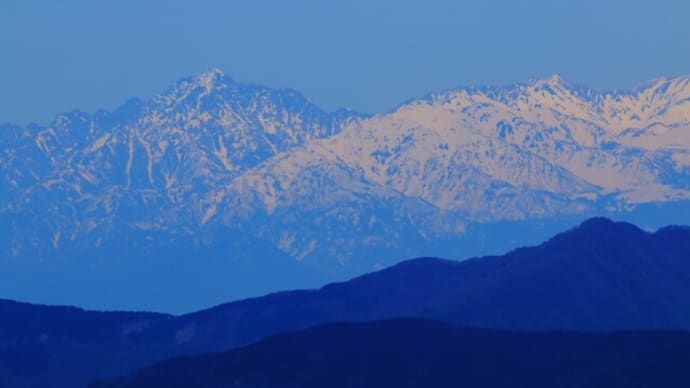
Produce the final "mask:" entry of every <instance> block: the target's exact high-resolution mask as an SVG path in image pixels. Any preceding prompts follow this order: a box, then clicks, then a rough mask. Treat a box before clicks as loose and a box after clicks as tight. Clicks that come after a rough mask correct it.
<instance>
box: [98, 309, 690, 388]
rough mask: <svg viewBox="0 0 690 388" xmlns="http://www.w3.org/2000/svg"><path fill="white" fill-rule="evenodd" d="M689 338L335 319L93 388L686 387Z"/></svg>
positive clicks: (647, 333)
mask: <svg viewBox="0 0 690 388" xmlns="http://www.w3.org/2000/svg"><path fill="white" fill-rule="evenodd" d="M689 362H690V333H688V332H673V331H629V332H614V333H597V334H594V333H580V332H529V333H524V332H523V333H519V332H511V331H492V330H486V329H465V328H453V327H452V326H449V325H446V324H442V323H437V322H432V321H423V320H414V319H408V320H395V321H385V322H376V323H333V324H325V325H322V326H318V327H315V328H311V329H307V330H304V331H300V332H297V333H291V334H282V335H278V336H275V337H271V338H269V339H266V340H264V341H261V342H259V343H257V344H254V345H250V346H247V347H244V348H239V349H235V350H231V351H228V352H225V353H220V354H210V355H204V356H200V357H181V358H176V359H173V360H169V361H166V362H164V363H161V364H158V365H155V366H153V367H149V368H146V369H143V370H141V371H139V372H137V373H135V374H133V375H131V376H128V377H125V378H121V379H118V380H114V381H112V382H109V383H97V384H92V385H90V387H92V388H155V387H161V388H163V387H165V388H174V387H180V388H181V387H199V388H220V387H252V388H255V387H264V388H273V387H275V388H279V387H280V388H283V387H294V388H311V387H313V388H317V387H343V388H345V387H350V388H356V387H357V388H359V387H410V388H413V387H511V388H512V387H570V388H574V387H581V388H584V387H626V388H627V387H686V386H687V384H688V383H689V382H690V370H688V368H687V365H688V363H689Z"/></svg>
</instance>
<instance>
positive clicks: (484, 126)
mask: <svg viewBox="0 0 690 388" xmlns="http://www.w3.org/2000/svg"><path fill="white" fill-rule="evenodd" d="M689 129H690V80H689V79H688V78H687V77H677V78H662V79H658V80H655V81H653V82H650V83H648V84H646V85H643V86H642V87H639V88H637V89H633V90H628V91H600V90H596V89H591V88H586V87H582V86H577V85H572V84H570V83H568V82H567V81H565V80H563V79H561V78H559V77H551V78H545V79H535V80H530V81H528V82H524V83H519V84H516V85H511V86H506V87H480V88H457V89H451V90H448V91H445V92H440V93H434V94H430V95H428V96H425V97H423V98H419V99H414V100H411V101H409V102H406V103H404V104H402V105H400V106H399V107H397V108H396V109H394V110H392V111H390V112H387V113H381V114H375V115H363V114H358V113H355V112H351V111H347V110H341V111H336V112H326V111H324V110H322V109H320V108H319V107H318V106H317V105H315V104H314V103H312V102H311V101H309V99H307V98H306V97H304V96H303V95H301V94H300V93H299V92H297V91H295V90H291V89H280V90H275V89H271V88H268V87H263V86H258V85H249V84H243V83H240V82H237V81H235V80H233V79H231V78H230V77H227V76H225V75H223V74H222V73H221V72H220V71H219V70H213V71H210V72H208V73H204V74H201V75H199V76H197V77H191V78H185V79H182V80H180V81H179V82H177V83H176V84H175V85H173V86H172V87H171V88H170V89H168V90H167V91H165V92H163V93H161V94H160V95H157V96H155V97H153V98H151V99H150V100H148V101H141V100H136V99H132V100H130V101H128V102H126V103H125V104H123V105H122V106H121V107H119V108H118V109H116V110H114V111H112V112H106V111H100V112H95V113H93V114H89V113H84V112H78V111H75V112H71V113H66V114H60V115H58V116H57V117H56V118H55V120H54V121H53V122H51V123H50V124H48V125H34V124H32V125H28V126H26V127H19V126H13V125H5V126H2V127H1V128H0V269H1V271H0V274H2V275H0V276H4V277H3V278H2V279H0V280H1V281H0V292H2V293H3V295H6V296H11V297H15V298H23V299H30V300H36V301H52V302H58V301H62V302H65V301H67V300H72V301H75V302H78V303H80V304H84V305H88V306H109V307H123V306H124V307H136V308H149V309H166V310H168V311H176V312H182V311H190V310H191V309H194V308H199V307H200V306H203V305H208V303H216V302H220V301H221V300H227V299H228V298H236V297H245V296H247V295H249V294H242V293H239V292H237V291H236V290H234V289H232V288H228V289H225V290H224V293H223V292H222V291H223V290H221V291H220V292H219V294H222V295H224V296H225V299H221V298H220V295H219V296H217V297H213V298H211V297H209V294H210V293H209V292H207V291H204V290H195V289H194V287H191V286H190V287H189V290H188V296H187V299H188V300H189V302H188V303H184V302H183V301H180V302H179V303H178V304H176V305H174V306H171V307H169V305H168V303H167V302H168V301H167V300H166V299H165V298H164V297H163V296H161V297H157V298H154V297H153V296H152V297H151V299H150V302H139V301H137V299H135V298H132V297H131V296H129V295H124V294H123V295H121V296H120V298H119V299H118V298H117V293H113V295H114V296H113V298H112V302H110V301H109V302H100V303H99V302H98V300H99V299H98V298H90V295H91V294H109V293H111V291H110V290H111V289H115V288H117V284H118V283H117V282H120V281H126V282H127V283H128V284H129V288H130V289H132V290H137V292H138V293H139V294H148V292H147V291H148V289H147V285H148V283H147V282H146V281H142V280H140V279H142V278H144V279H146V280H150V277H149V276H134V275H129V276H128V275H127V274H128V273H137V271H138V270H139V269H140V268H144V267H146V265H147V264H146V263H147V262H146V260H145V259H144V258H146V257H158V258H163V257H164V256H165V254H166V253H167V252H168V251H170V250H172V251H175V252H180V253H184V252H185V251H186V250H187V249H189V246H179V245H176V244H177V242H178V241H180V240H185V241H192V242H194V244H196V246H205V247H211V248H210V249H209V252H205V253H204V254H199V255H196V257H193V255H191V254H188V255H185V257H186V258H189V259H190V260H193V263H198V268H194V270H195V271H200V270H202V269H203V268H208V267H209V263H212V262H216V263H217V262H224V263H228V262H236V261H238V260H239V261H241V260H244V259H246V260H249V261H253V260H256V261H258V262H265V261H266V260H269V257H274V258H278V257H279V258H280V259H281V260H283V259H284V260H289V261H299V262H300V263H301V264H302V265H304V266H308V267H312V268H316V269H317V270H318V272H319V273H321V277H320V280H321V281H322V284H323V283H325V281H328V280H332V279H344V278H346V277H348V276H353V275H356V274H361V273H365V272H370V271H372V270H374V269H377V268H382V267H386V266H390V265H392V264H394V263H397V262H399V261H400V260H402V259H405V258H411V257H417V256H421V255H434V256H441V257H452V258H464V257H468V256H473V255H484V254H488V253H500V252H503V251H505V250H507V249H508V248H514V247H517V246H521V245H525V244H533V243H536V242H538V241H540V240H542V239H544V238H546V237H547V236H548V235H549V234H550V233H553V232H554V231H555V230H557V229H560V228H563V227H566V226H572V225H574V224H576V223H577V222H579V221H581V220H582V219H584V218H586V217H589V216H590V215H601V214H613V215H614V216H616V217H623V218H626V219H631V220H640V221H641V222H643V224H644V225H651V226H653V227H657V226H661V225H663V224H668V223H672V222H680V221H681V220H682V219H683V218H682V217H683V216H685V217H686V219H687V216H688V214H690V206H689V205H688V201H687V200H688V199H689V193H690V131H689ZM659 206H662V211H661V212H656V213H655V214H654V215H653V216H650V217H646V216H645V214H649V213H650V212H651V211H650V210H649V209H654V210H657V209H658V207H659ZM630 212H632V213H630ZM638 212H642V213H639V214H638ZM505 223H518V224H521V226H522V227H519V228H513V229H512V230H513V234H512V238H510V239H503V238H498V236H501V233H502V231H503V230H504V228H503V226H504V225H505ZM534 225H539V226H540V228H537V229H535V228H533V227H532V226H534ZM218 230H230V231H231V232H229V233H232V234H234V235H235V236H236V238H234V239H233V241H234V242H233V244H229V245H228V244H227V240H226V239H222V238H217V237H216V236H217V234H218ZM515 230H518V231H519V232H515ZM486 241H490V242H491V243H487V242H486ZM171 245H172V246H174V247H173V248H170V249H169V250H168V251H165V249H167V248H165V247H170V246H171ZM257 246H261V247H265V248H266V249H265V250H259V251H257V250H255V249H254V248H255V247H257ZM112 247H120V250H119V251H118V250H114V249H113V248H112ZM161 247H164V248H161ZM269 248H270V249H269ZM191 250H192V251H193V249H191ZM236 251H239V252H251V257H249V258H247V257H245V256H244V255H242V254H241V253H240V254H236V253H235V252H236ZM122 252H126V253H125V254H124V255H123V254H122ZM212 252H222V253H215V254H214V253H212ZM276 252H277V253H279V254H274V253H276ZM130 256H132V260H124V259H123V257H130ZM163 260H164V259H163ZM27 263H29V264H27ZM36 263H40V264H38V265H35V264H36ZM175 266H176V264H171V265H170V266H169V267H175ZM261 267H265V268H266V271H269V272H270V271H273V272H276V271H275V270H274V269H273V268H272V265H271V264H266V265H262V266H261ZM27 268H28V269H27ZM31 271H33V273H32V272H31ZM109 272H119V273H122V274H123V275H122V277H116V279H117V281H111V282H109V281H108V279H109V276H107V274H108V273H109ZM216 272H223V273H225V274H226V276H227V278H228V279H229V281H228V284H232V283H234V282H236V281H241V280H242V279H244V278H246V276H245V275H244V274H243V272H242V271H240V270H235V269H234V268H233V265H232V264H227V265H226V266H225V267H223V266H221V267H219V269H218V270H217V271H216ZM5 274H7V275H5ZM32 274H33V275H34V276H39V277H45V278H50V279H52V282H53V283H55V284H56V287H54V289H53V290H51V291H50V292H44V293H43V294H41V293H39V292H38V291H36V292H35V295H34V294H26V291H25V290H26V287H24V286H23V284H24V283H26V282H30V281H31V279H32V277H31V275H32ZM172 275H177V274H172ZM92 277H93V278H98V279H99V281H96V282H93V283H95V284H90V283H88V281H86V280H83V279H90V278H92ZM169 278H171V279H173V280H169V284H167V285H166V286H165V287H168V288H169V289H172V288H174V287H175V283H174V282H175V281H177V280H179V278H178V277H176V276H170V277H169ZM165 279H166V277H161V279H159V280H158V281H159V282H163V281H165ZM99 285H100V286H99ZM296 285H302V286H311V284H309V283H306V282H305V283H298V284H296ZM92 286H93V287H95V288H93V287H92ZM281 286H282V285H281ZM281 286H275V287H274V288H273V289H272V290H277V289H280V287H281ZM214 287H216V288H218V289H219V290H220V289H222V286H221V284H220V283H215V286H214ZM85 289H90V290H93V291H92V292H91V293H84V292H79V291H78V290H85ZM70 290H72V291H70ZM261 291H264V292H265V291H269V290H256V291H255V292H254V293H252V294H251V295H256V294H257V293H258V292H261ZM79 294H81V296H79V297H78V298H77V299H74V297H75V295H79ZM151 294H152V295H155V294H156V293H151ZM163 294H164V293H161V295H163ZM195 295H196V297H195Z"/></svg>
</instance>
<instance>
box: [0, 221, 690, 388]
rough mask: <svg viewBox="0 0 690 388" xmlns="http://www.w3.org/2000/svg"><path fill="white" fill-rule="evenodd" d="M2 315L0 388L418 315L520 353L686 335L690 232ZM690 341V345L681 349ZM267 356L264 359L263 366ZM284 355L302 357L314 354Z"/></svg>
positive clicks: (101, 374)
mask: <svg viewBox="0 0 690 388" xmlns="http://www.w3.org/2000/svg"><path fill="white" fill-rule="evenodd" d="M0 315H1V316H2V317H3V319H2V320H0V386H3V384H4V385H6V386H13V387H18V388H19V387H22V388H28V387H45V386H47V385H51V384H53V385H57V386H61V387H77V386H84V385H85V384H87V383H89V382H92V381H95V380H108V379H111V378H113V377H116V376H119V375H126V374H129V373H132V372H133V371H135V370H137V369H139V368H142V367H145V366H147V365H151V364H153V363H155V362H159V361H162V360H164V359H167V358H170V357H173V356H179V355H198V354H203V353H208V352H221V351H226V350H228V349H231V348H236V347H239V346H245V345H249V344H252V343H256V342H257V341H261V340H263V339H265V338H267V337H269V336H273V335H276V334H280V333H289V332H295V331H300V330H305V329H308V328H310V327H313V326H315V325H320V324H323V323H327V322H338V321H340V322H364V321H367V322H370V321H381V320H389V319H398V318H406V317H417V318H423V319H426V320H434V321H441V322H445V323H446V324H450V325H453V326H457V327H477V328H483V329H485V330H486V329H492V330H494V331H497V330H498V331H502V332H506V333H508V334H500V335H507V336H508V337H510V338H518V339H519V338H522V339H519V341H530V340H529V338H530V337H529V336H527V337H525V336H523V335H517V337H512V334H509V333H510V332H514V331H523V332H533V333H535V334H534V338H542V339H545V338H551V337H550V335H548V334H544V333H548V332H552V331H576V332H583V331H584V332H599V333H601V332H612V331H630V330H640V329H644V330H654V331H668V330H683V331H687V330H690V228H688V227H681V226H669V227H664V228H661V229H660V230H658V231H656V232H654V233H651V232H646V231H644V230H642V229H639V228H637V227H636V226H634V225H632V224H628V223H621V222H612V221H610V220H607V219H601V218H595V219H591V220H588V221H586V222H584V223H583V224H581V225H580V226H579V227H577V228H574V229H571V230H568V231H565V232H563V233H560V234H558V235H556V236H554V237H553V238H551V239H549V240H548V241H546V242H544V243H543V244H540V245H538V246H534V247H526V248H520V249H517V250H514V251H512V252H510V253H508V254H505V255H502V256H487V257H481V258H473V259H469V260H465V261H453V260H442V259H435V258H419V259H415V260H408V261H404V262H402V263H400V264H397V265H395V266H393V267H390V268H386V269H383V270H380V271H377V272H373V273H370V274H367V275H364V276H360V277H357V278H354V279H352V280H349V281H347V282H339V283H333V284H329V285H326V286H324V287H321V288H318V289H312V290H294V291H284V292H279V293H274V294H269V295H266V296H263V297H258V298H251V299H245V300H240V301H235V302H231V303H225V304H222V305H218V306H215V307H212V308H209V309H205V310H201V311H198V312H194V313H190V314H185V315H179V316H171V315H166V314H153V313H125V312H109V313H106V312H95V311H84V310H81V309H75V308H68V307H55V306H41V305H28V304H24V303H17V302H12V301H7V300H0ZM411 327H412V329H410V330H413V328H414V327H415V326H414V325H412V326H411ZM359 328H363V329H362V330H368V329H367V326H361V327H359ZM355 329H356V330H359V329H358V328H355ZM346 330H349V329H346ZM442 330H447V329H442ZM329 332H330V331H329ZM307 333H309V332H307ZM422 334H423V333H420V338H423V337H424V335H422ZM656 335H658V334H652V335H651V337H646V338H648V340H649V341H651V342H654V341H656V340H655V338H660V337H655V336H656ZM665 335H666V334H662V335H661V336H662V337H663V336H665ZM308 336H309V334H307V337H308ZM405 336H406V335H405ZM405 336H403V337H405ZM626 336H627V335H623V337H626ZM336 337H337V336H336ZM671 337H672V338H676V337H674V335H671ZM288 338H289V337H288ZM565 338H569V339H567V341H575V342H577V341H579V339H581V338H584V339H587V338H590V339H591V338H595V337H588V336H586V335H583V336H578V335H572V336H571V335H570V334H569V335H565ZM597 338H598V339H597ZM611 338H619V337H617V335H614V336H613V337H596V338H595V342H597V341H603V343H606V342H607V341H609V340H610V339H611ZM686 338H687V335H686V334H682V335H680V336H679V337H677V339H679V340H682V341H686ZM648 340H647V339H645V340H644V343H648V342H646V341H648ZM329 341H330V340H329ZM632 341H635V340H634V339H633V340H632ZM328 343H329V342H328V341H326V342H323V343H321V345H322V346H324V347H327V346H328ZM520 343H521V342H520ZM341 345H342V346H346V345H347V344H340V345H338V346H341ZM262 346H263V345H262ZM553 346H554V347H548V346H546V347H545V348H543V351H544V352H547V353H548V352H558V351H560V350H559V349H561V350H562V347H560V345H558V346H556V345H553ZM635 346H637V345H635ZM645 346H646V345H645ZM664 346H665V345H664ZM260 348H262V347H261V346H260ZM652 348H653V349H659V348H655V347H652ZM263 349H265V348H263ZM268 349H271V347H270V346H269V347H268ZM389 349H390V348H389ZM588 349H590V351H591V352H589V351H588V352H589V353H586V356H583V357H585V358H587V357H590V358H591V357H594V356H593V355H594V354H598V353H597V351H598V350H604V349H609V350H611V349H610V348H607V347H606V346H605V345H603V344H602V343H601V342H599V345H596V346H595V347H594V348H588ZM591 349H594V350H591ZM597 349H598V350H597ZM635 349H638V350H639V348H637V347H635ZM293 350H294V349H293ZM350 350H352V349H350ZM355 350H356V349H355ZM383 350H385V348H384V349H383ZM619 350H620V348H619V347H616V348H615V349H614V351H619ZM672 350H673V351H674V352H675V351H676V350H678V348H677V347H675V348H674V347H672ZM281 351H282V350H281ZM286 351H287V350H286ZM291 351H292V350H291ZM295 351H296V350H295ZM315 351H319V349H316V350H315ZM492 351H493V350H488V352H489V353H491V352H492ZM607 351H608V350H607ZM655 351H656V350H655ZM262 352H264V351H263V350H262V351H261V352H259V353H257V354H263V355H265V354H266V353H262ZM267 352H270V351H268V350H267ZM286 354H289V355H290V357H292V355H294V357H296V358H298V357H302V356H305V357H308V356H309V354H310V353H308V352H307V353H305V354H299V352H297V353H289V352H288V353H286ZM511 354H512V353H511ZM514 354H520V353H519V352H517V353H514ZM654 354H656V353H654ZM669 354H673V353H669ZM679 354H680V353H679ZM683 354H685V355H684V356H683V357H687V354H686V353H683ZM261 357H263V356H261ZM665 357H666V356H664V358H659V360H666V359H667V358H665ZM615 358H616V357H612V359H615ZM538 359H539V360H541V361H543V358H538ZM683 359H686V358H683ZM324 360H331V359H330V358H324ZM576 360H577V358H576ZM580 360H581V358H580ZM541 361H540V362H541ZM214 362H215V361H214ZM542 365H543V364H542ZM604 365H606V367H609V366H611V365H612V364H610V363H608V361H607V363H606V364H604ZM645 365H648V364H645ZM255 366H256V365H255ZM263 367H266V365H264V366H263ZM267 370H268V369H267ZM338 373H340V372H338ZM161 381H166V380H161ZM581 386H582V385H581Z"/></svg>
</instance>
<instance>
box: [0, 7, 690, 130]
mask: <svg viewBox="0 0 690 388" xmlns="http://www.w3.org/2000/svg"><path fill="white" fill-rule="evenodd" d="M689 15H690V1H688V0H654V1H651V0H650V1H639V0H620V1H619V0H615V1H606V0H577V1H558V0H534V1H519V0H474V1H459V0H452V1H451V0H449V1H445V0H425V1H403V0H380V1H375V0H346V1H345V0H342V1H326V0H319V1H317V0H242V1H240V0H237V1H232V0H224V1H221V0H187V1H181V0H165V1H162V0H161V1H147V0H108V1H106V0H44V1H36V0H0V122H14V123H20V124H24V123H27V122H29V121H36V122H39V123H46V122H48V121H49V120H50V119H52V118H53V116H54V115H55V114H56V113H59V112H64V111H68V110H72V109H76V108H79V109H81V110H85V111H93V110H96V109H98V108H106V109H112V108H114V107H116V106H117V105H118V104H120V103H121V102H123V101H124V100H125V99H127V98H128V97H132V96H136V97H141V98H148V97H150V96H152V95H153V94H156V93H158V92H161V91H162V90H164V89H165V88H166V87H167V86H169V85H170V84H172V83H173V82H174V81H175V80H177V79H178V78H180V77H182V76H186V75H194V74H197V73H200V72H203V71H206V70H209V69H211V68H213V67H219V68H220V69H222V70H223V71H224V72H225V73H226V74H227V75H230V76H232V77H233V78H235V79H237V80H239V81H247V82H255V83H262V84H266V85H269V86H276V87H282V86H289V87H294V88H297V89H299V90H301V91H302V92H304V93H305V94H306V95H307V96H308V97H310V98H311V99H312V100H313V101H315V102H316V103H318V104H320V105H322V106H323V107H325V108H327V109H335V108H338V107H351V108H354V109H357V110H360V111H364V112H374V111H382V110H387V109H390V108H392V107H393V106H395V105H397V104H398V103H400V102H402V101H403V100H406V99H408V98H412V97H416V96H419V95H423V94H425V93H427V92H429V91H432V90H438V89H446V88H449V87H454V86H459V85H481V84H506V83H513V82H516V81H522V80H525V79H527V78H530V77H541V76H547V75H550V74H553V73H559V74H561V75H563V76H564V77H565V78H567V79H569V80H571V81H574V82H579V83H585V84H588V85H591V86H596V87H603V88H625V87H633V86H635V85H638V84H640V83H641V82H642V81H645V80H647V79H651V78H655V77H657V76H661V75H679V74H688V73H690V22H689V21H688V20H690V19H688V16H689Z"/></svg>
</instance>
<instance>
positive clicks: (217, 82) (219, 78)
mask: <svg viewBox="0 0 690 388" xmlns="http://www.w3.org/2000/svg"><path fill="white" fill-rule="evenodd" d="M197 80H198V82H199V84H200V85H202V86H203V87H204V88H206V90H207V91H211V90H214V89H221V88H222V87H224V86H226V85H227V82H228V81H229V80H230V79H229V77H226V76H225V74H224V73H223V71H222V70H220V69H219V68H217V67H214V68H213V69H211V70H209V71H207V72H205V73H201V74H199V76H198V77H197Z"/></svg>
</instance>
